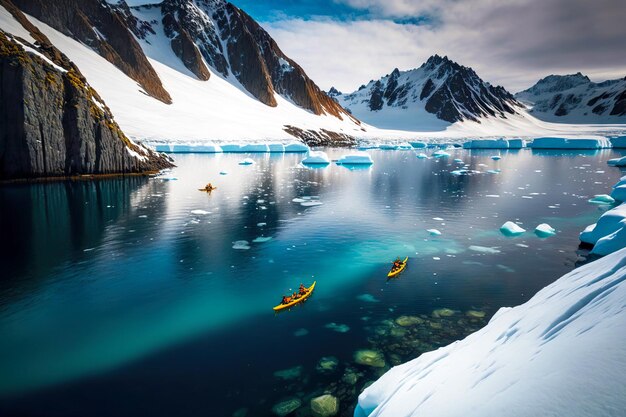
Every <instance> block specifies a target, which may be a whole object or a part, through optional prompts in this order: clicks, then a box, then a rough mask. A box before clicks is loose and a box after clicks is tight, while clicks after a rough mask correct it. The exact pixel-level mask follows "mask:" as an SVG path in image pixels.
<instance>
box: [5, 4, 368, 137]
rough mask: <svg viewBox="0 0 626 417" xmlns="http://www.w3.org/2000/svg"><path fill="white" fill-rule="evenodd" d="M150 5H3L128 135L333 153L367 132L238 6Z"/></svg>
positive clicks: (7, 22) (8, 24) (8, 22)
mask: <svg viewBox="0 0 626 417" xmlns="http://www.w3.org/2000/svg"><path fill="white" fill-rule="evenodd" d="M138 3H139V2H136V1H135V2H133V4H138ZM146 3H149V4H146V5H143V6H133V7H130V6H129V5H128V4H127V3H126V2H125V1H124V0H107V1H105V0H55V1H54V2H51V1H48V0H3V1H2V3H1V4H15V6H17V7H18V8H19V9H20V10H21V11H22V12H24V13H25V14H26V16H27V18H28V19H29V21H30V22H31V23H32V24H34V25H35V26H36V27H38V28H39V29H40V30H41V31H42V32H43V33H44V34H46V35H47V36H48V38H49V39H50V40H51V42H52V44H53V45H55V46H56V47H57V48H58V49H59V50H61V52H63V53H65V54H66V55H67V56H68V57H69V58H70V59H71V60H72V61H73V62H75V63H76V65H77V66H78V67H79V68H80V70H81V71H82V72H83V73H84V74H85V76H86V78H87V79H88V80H89V82H90V84H91V85H93V86H94V88H95V89H96V90H97V91H98V92H99V93H100V95H101V96H102V97H103V98H104V100H105V101H106V102H107V104H108V105H109V107H110V108H111V110H112V111H113V114H114V115H116V118H117V120H118V122H119V123H120V126H121V127H122V129H123V130H124V131H125V132H127V133H128V134H130V135H131V136H134V137H138V138H142V139H146V138H147V139H155V140H159V139H163V140H176V139H180V140H204V139H213V140H241V139H251V140H253V139H256V140H259V139H269V138H271V139H288V138H290V137H291V138H292V137H293V135H300V136H302V137H306V138H311V137H317V138H321V139H320V140H321V142H324V141H326V142H327V143H325V144H332V143H333V142H334V140H335V139H336V138H338V137H339V138H342V140H349V137H351V136H352V135H354V134H355V133H358V132H362V126H361V125H360V122H359V121H358V120H356V119H355V118H353V117H352V116H351V115H349V114H348V113H347V112H346V111H345V110H344V109H343V108H341V106H340V105H338V104H337V103H336V102H335V101H334V100H332V99H331V98H330V97H328V96H327V95H326V93H324V92H323V91H321V90H320V89H319V87H318V86H317V85H316V84H315V83H314V82H313V81H312V80H311V79H310V78H309V77H308V76H307V75H306V73H305V72H304V70H303V69H302V68H301V67H300V66H299V65H298V64H297V63H296V62H294V61H293V60H291V59H290V58H289V57H287V56H286V55H285V54H284V53H283V52H282V51H281V50H280V48H279V47H278V45H277V44H276V42H275V41H274V40H273V39H272V38H271V37H270V35H269V34H268V33H267V32H266V31H265V30H264V29H263V28H262V27H261V26H259V25H258V24H257V23H256V22H255V21H254V20H253V19H252V18H251V17H250V16H248V15H247V14H246V13H245V12H244V11H242V10H241V9H239V8H237V7H236V6H234V5H232V4H231V3H228V2H227V1H225V0H163V1H162V2H160V3H156V2H155V1H153V0H146ZM155 3H156V4H155ZM13 23H14V22H11V17H10V15H8V14H7V13H3V14H2V15H1V19H0V28H1V29H3V30H5V31H6V32H8V33H11V32H10V30H9V29H8V28H11V27H13V26H14V24H13ZM16 35H19V34H16ZM311 132H313V133H315V134H312V133H311ZM325 132H331V133H330V134H328V133H325ZM331 136H332V137H331Z"/></svg>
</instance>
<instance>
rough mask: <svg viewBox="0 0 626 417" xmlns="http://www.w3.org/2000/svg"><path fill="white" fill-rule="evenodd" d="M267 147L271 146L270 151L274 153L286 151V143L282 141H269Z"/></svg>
mask: <svg viewBox="0 0 626 417" xmlns="http://www.w3.org/2000/svg"><path fill="white" fill-rule="evenodd" d="M267 147H268V148H269V150H270V152H272V153H274V152H276V153H283V152H285V145H283V144H282V143H269V144H268V145H267Z"/></svg>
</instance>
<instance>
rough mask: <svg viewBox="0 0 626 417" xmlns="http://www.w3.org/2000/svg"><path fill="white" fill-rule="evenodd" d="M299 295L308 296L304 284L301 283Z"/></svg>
mask: <svg viewBox="0 0 626 417" xmlns="http://www.w3.org/2000/svg"><path fill="white" fill-rule="evenodd" d="M298 293H299V294H300V295H304V294H306V287H305V286H304V284H302V283H300V288H299V289H298Z"/></svg>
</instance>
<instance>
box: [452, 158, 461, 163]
mask: <svg viewBox="0 0 626 417" xmlns="http://www.w3.org/2000/svg"><path fill="white" fill-rule="evenodd" d="M454 162H456V163H457V164H462V163H463V160H462V159H459V158H456V159H455V160H454Z"/></svg>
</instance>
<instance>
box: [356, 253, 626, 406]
mask: <svg viewBox="0 0 626 417" xmlns="http://www.w3.org/2000/svg"><path fill="white" fill-rule="evenodd" d="M625 278H626V249H623V250H621V251H619V252H618V253H615V254H612V255H610V256H607V257H605V258H603V259H599V260H596V261H594V262H591V263H589V264H587V265H584V266H582V267H580V268H578V269H575V270H574V271H572V272H570V273H568V274H566V275H564V276H563V277H561V278H560V279H558V280H557V281H556V282H554V283H553V284H550V285H549V286H547V287H546V288H544V289H542V290H541V291H539V292H538V293H537V294H536V295H535V296H534V297H532V298H531V299H530V300H529V301H528V302H526V303H524V304H522V305H520V306H517V307H514V308H502V309H500V310H499V311H498V312H497V313H496V314H495V315H494V316H493V317H492V318H491V320H490V321H489V324H488V325H487V326H485V327H484V328H482V329H481V330H478V331H477V332H475V333H473V334H471V335H470V336H468V337H466V338H465V339H463V340H461V341H458V342H454V343H452V344H450V345H448V346H446V347H443V348H440V349H437V350H435V351H432V352H428V353H424V354H422V355H421V356H419V357H418V358H417V359H413V360H412V361H410V362H407V363H405V364H403V365H400V366H396V367H394V368H392V369H391V370H389V371H388V372H386V373H385V374H384V375H383V376H382V377H381V378H380V379H378V380H377V381H376V382H375V383H374V384H372V385H371V386H369V387H368V388H367V389H365V390H364V391H363V392H362V393H361V395H360V396H359V399H358V403H357V406H356V409H355V412H354V416H355V417H366V416H369V417H418V416H419V417H435V416H467V417H496V416H502V415H514V416H520V417H533V416H569V417H586V416H591V415H605V416H613V417H618V416H621V415H623V410H626V396H625V395H624V386H625V385H626V372H624V370H625V365H624V358H625V357H626V344H624V328H626V314H624V304H625V303H626V279H625Z"/></svg>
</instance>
